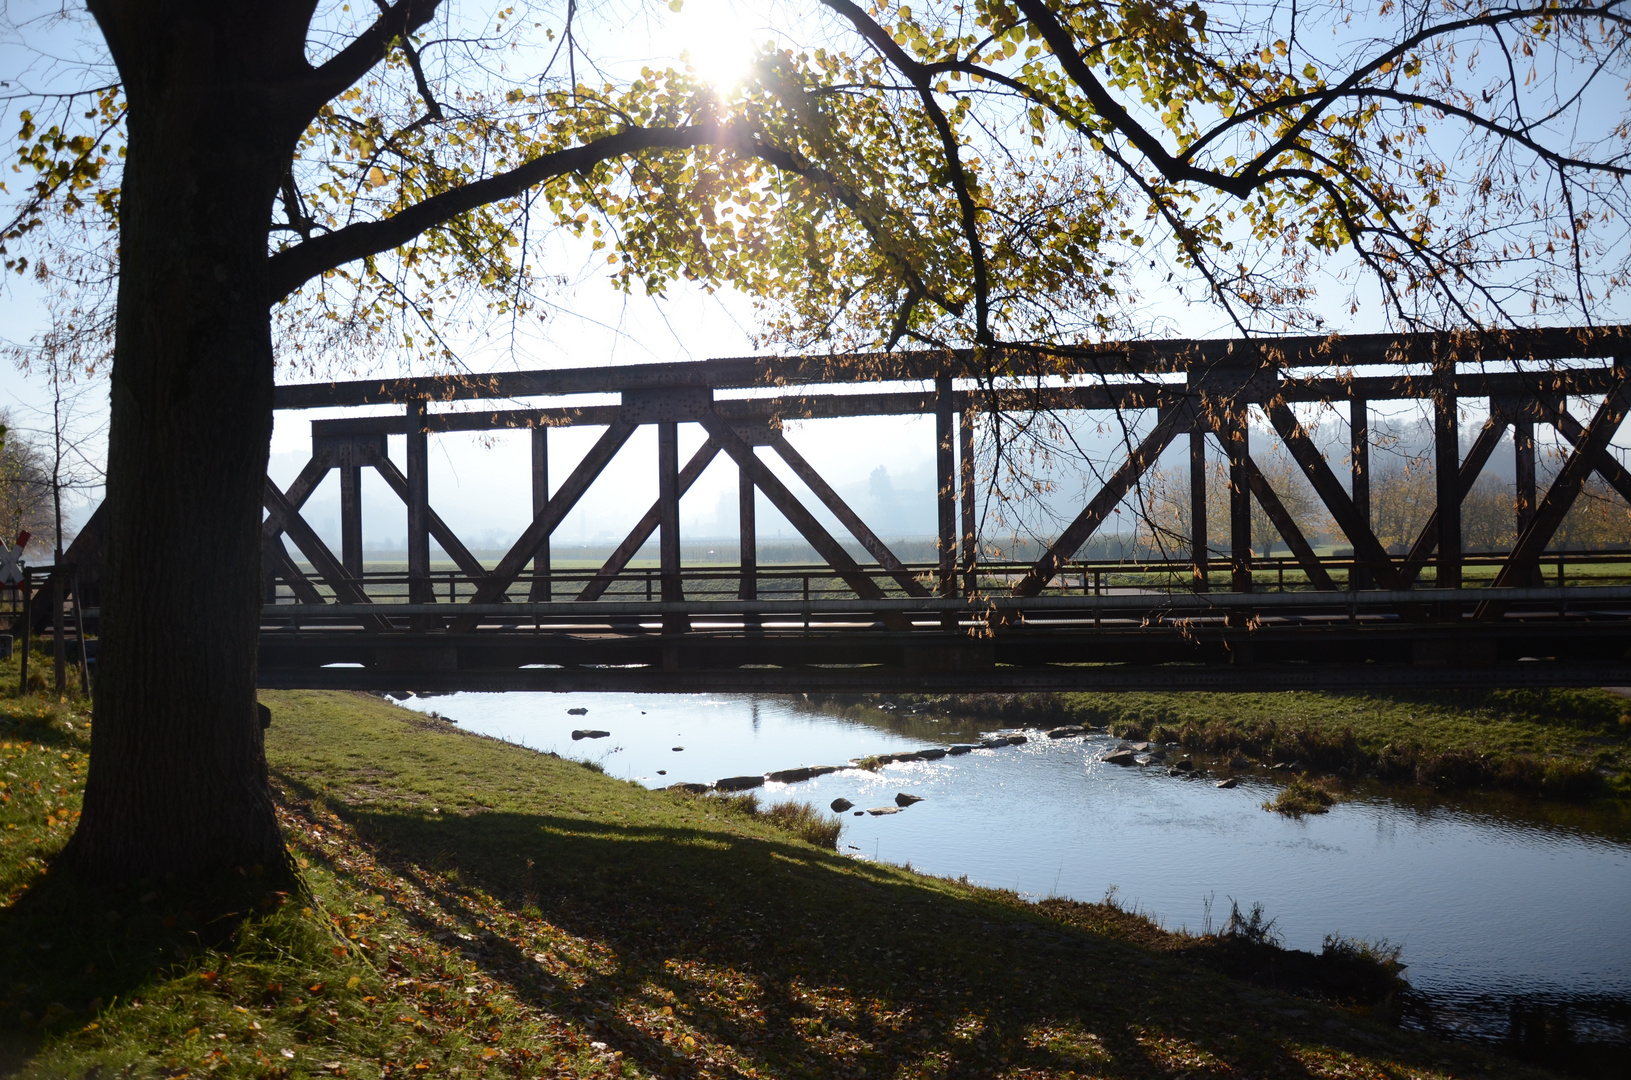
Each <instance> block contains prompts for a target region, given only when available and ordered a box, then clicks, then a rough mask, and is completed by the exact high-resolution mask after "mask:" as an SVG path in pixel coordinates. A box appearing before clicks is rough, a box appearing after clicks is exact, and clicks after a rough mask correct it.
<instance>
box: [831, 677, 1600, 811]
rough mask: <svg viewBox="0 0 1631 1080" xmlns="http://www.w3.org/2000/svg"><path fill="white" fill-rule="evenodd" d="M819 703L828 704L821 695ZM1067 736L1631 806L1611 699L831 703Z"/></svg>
mask: <svg viewBox="0 0 1631 1080" xmlns="http://www.w3.org/2000/svg"><path fill="white" fill-rule="evenodd" d="M812 699H814V695H812ZM821 700H822V701H823V702H824V703H828V704H833V705H838V706H840V707H846V708H883V709H892V708H909V709H916V710H919V711H922V712H929V713H949V714H953V715H957V716H968V717H977V718H983V719H988V720H990V721H994V722H998V723H1001V724H1012V725H1032V726H1040V727H1053V726H1057V725H1060V724H1090V725H1093V726H1095V727H1107V728H1108V729H1109V730H1110V732H1111V733H1112V734H1114V735H1118V736H1121V737H1123V738H1128V739H1149V740H1151V741H1154V742H1175V743H1181V744H1182V745H1183V746H1184V748H1185V749H1187V750H1192V751H1196V752H1205V753H1210V754H1214V755H1221V756H1225V757H1228V756H1241V757H1245V758H1247V759H1248V760H1250V761H1252V762H1254V763H1258V764H1263V765H1272V764H1278V763H1282V762H1295V763H1296V764H1297V765H1298V766H1299V768H1301V769H1304V770H1309V771H1313V772H1316V773H1327V774H1331V775H1337V776H1343V777H1361V776H1369V777H1374V778H1376V779H1380V780H1388V781H1395V782H1406V783H1416V784H1422V785H1426V786H1430V787H1434V788H1439V789H1444V790H1451V789H1468V788H1491V789H1498V790H1505V791H1515V792H1520V793H1523V794H1528V795H1536V796H1541V797H1544V798H1557V799H1584V798H1591V797H1595V796H1610V797H1616V798H1619V799H1631V699H1627V698H1624V697H1621V696H1619V695H1617V694H1614V693H1611V692H1609V691H1606V690H1595V689H1593V690H1491V691H1444V692H1437V693H1423V694H1365V695H1359V694H1318V693H1308V692H1289V693H1274V694H1196V693H1171V694H1154V693H1150V694H969V695H940V696H915V697H894V698H882V697H875V698H864V699H863V698H860V697H858V696H854V695H851V696H849V697H844V698H839V697H836V696H833V697H829V698H824V699H821Z"/></svg>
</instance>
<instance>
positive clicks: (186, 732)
mask: <svg viewBox="0 0 1631 1080" xmlns="http://www.w3.org/2000/svg"><path fill="white" fill-rule="evenodd" d="M91 8H92V13H93V14H94V15H95V16H96V18H97V20H98V22H99V24H100V25H101V28H102V30H103V32H104V34H105V35H106V37H107V41H108V43H109V46H110V47H111V49H112V52H113V55H114V59H115V61H116V62H117V63H118V65H119V69H120V75H121V77H122V79H123V81H124V85H125V91H126V95H127V100H128V102H129V144H128V151H127V157H126V164H125V172H124V183H123V188H122V193H121V202H120V222H119V227H120V280H119V298H118V303H119V308H118V323H117V331H116V333H117V337H116V343H115V358H114V366H113V374H112V403H111V416H110V422H109V430H108V472H107V511H108V514H107V534H106V537H105V540H104V550H105V552H106V559H107V561H106V569H105V578H104V586H103V597H102V643H101V650H100V656H99V663H98V665H97V673H96V695H95V701H96V705H95V719H94V724H93V726H92V735H91V762H90V772H89V776H88V779H87V784H86V789H85V800H84V810H83V816H82V818H81V821H80V824H79V828H78V830H77V831H76V832H75V834H74V837H73V839H72V841H71V842H70V844H69V845H68V848H67V849H66V850H65V851H64V853H63V859H64V861H65V862H66V864H67V865H69V866H70V867H72V868H74V869H76V870H78V871H80V872H83V873H86V874H89V875H90V876H92V877H94V878H98V879H103V880H120V879H128V878H138V877H147V876H150V875H154V874H175V875H177V876H180V877H190V878H191V877H199V876H202V875H206V874H210V873H213V872H219V871H221V870H228V869H231V868H235V867H243V868H248V867H252V866H255V865H262V866H266V867H269V868H271V867H280V866H282V865H283V860H284V858H285V855H284V846H283V840H282V836H281V834H280V831H279V829H278V826H277V820H276V817H275V814H274V810H273V804H272V800H271V793H270V790H269V787H268V783H267V775H266V758H265V752H264V747H263V743H262V735H261V728H260V724H259V720H258V718H257V715H256V707H255V674H256V647H257V640H258V637H259V624H260V619H259V610H260V603H261V599H260V560H261V545H260V533H261V513H262V510H261V496H262V488H263V486H264V484H265V476H266V464H267V454H268V450H269V445H270V438H271V427H272V383H273V364H272V341H271V325H270V317H269V314H268V286H267V239H266V237H267V232H266V229H267V222H268V221H269V220H270V217H271V207H272V199H273V196H274V192H275V188H276V183H277V178H278V177H279V176H280V175H281V173H282V169H283V168H284V167H286V165H287V163H288V161H289V157H290V154H291V153H292V150H293V143H294V138H295V135H296V133H297V132H298V130H299V128H300V126H302V125H303V123H304V121H303V119H300V120H296V121H291V120H289V119H287V118H284V117H282V116H280V115H279V110H278V107H277V91H276V88H277V87H279V86H280V85H287V81H286V79H285V76H288V75H290V74H293V73H296V72H298V71H299V70H302V69H304V65H305V61H304V58H303V53H302V37H303V32H304V27H305V19H304V15H303V13H302V12H301V11H300V10H290V8H289V7H288V6H287V5H282V4H266V5H265V6H264V7H255V6H252V5H248V4H235V3H223V4H218V5H213V4H207V3H196V4H180V5H174V6H170V5H158V4H151V3H144V2H134V0H131V2H120V0H96V2H93V3H92V5H91ZM296 65H298V66H296ZM177 643H180V647H179V648H178V647H177Z"/></svg>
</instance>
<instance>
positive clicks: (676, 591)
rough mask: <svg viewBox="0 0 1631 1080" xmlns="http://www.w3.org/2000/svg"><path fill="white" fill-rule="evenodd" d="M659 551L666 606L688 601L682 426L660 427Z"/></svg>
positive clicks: (668, 421)
mask: <svg viewBox="0 0 1631 1080" xmlns="http://www.w3.org/2000/svg"><path fill="white" fill-rule="evenodd" d="M657 503H658V509H659V515H660V516H659V519H658V521H659V524H658V527H657V550H658V555H659V562H660V566H661V569H660V573H661V575H662V586H663V591H662V597H663V603H665V604H677V603H679V602H680V601H681V600H684V599H685V590H684V588H683V587H682V585H681V583H680V436H679V425H678V424H677V423H675V422H674V421H672V420H665V421H663V422H662V423H659V424H658V425H657Z"/></svg>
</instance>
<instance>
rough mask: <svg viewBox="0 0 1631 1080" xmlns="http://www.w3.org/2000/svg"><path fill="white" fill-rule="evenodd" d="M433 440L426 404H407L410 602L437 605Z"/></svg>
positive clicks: (411, 402) (419, 401) (418, 402)
mask: <svg viewBox="0 0 1631 1080" xmlns="http://www.w3.org/2000/svg"><path fill="white" fill-rule="evenodd" d="M429 473H430V440H429V437H428V435H427V434H426V431H425V402H424V400H423V399H420V400H416V401H410V402H409V403H408V602H409V603H411V604H429V603H433V602H435V599H436V598H435V596H434V595H433V593H432V591H431V581H430V475H429Z"/></svg>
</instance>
